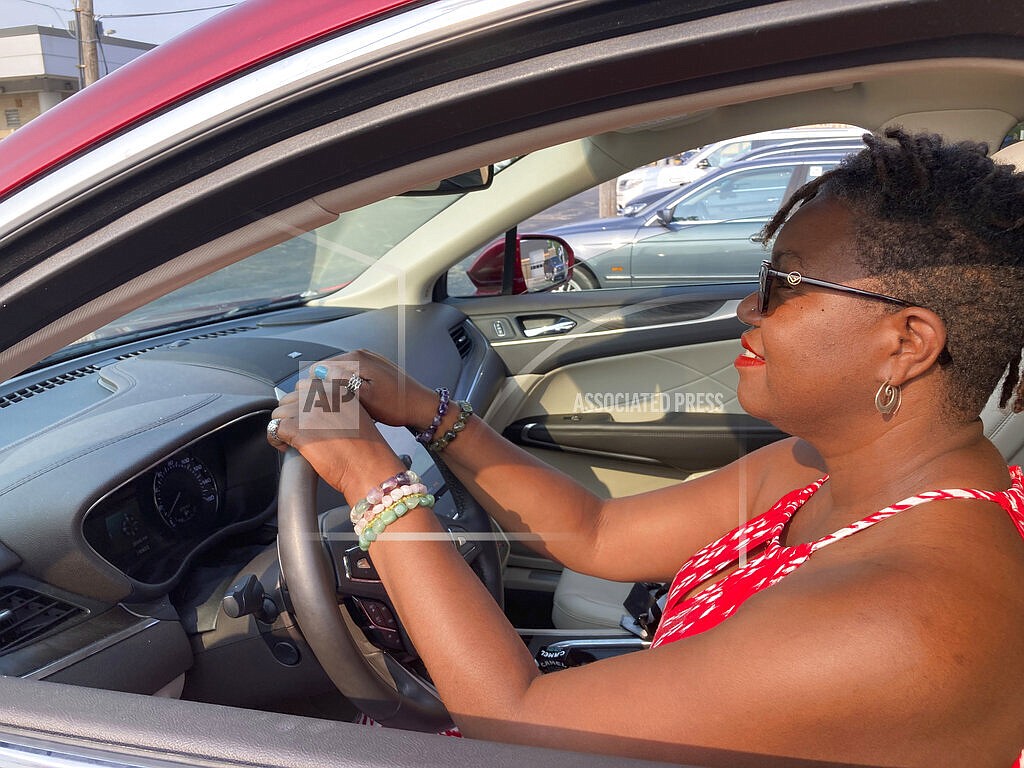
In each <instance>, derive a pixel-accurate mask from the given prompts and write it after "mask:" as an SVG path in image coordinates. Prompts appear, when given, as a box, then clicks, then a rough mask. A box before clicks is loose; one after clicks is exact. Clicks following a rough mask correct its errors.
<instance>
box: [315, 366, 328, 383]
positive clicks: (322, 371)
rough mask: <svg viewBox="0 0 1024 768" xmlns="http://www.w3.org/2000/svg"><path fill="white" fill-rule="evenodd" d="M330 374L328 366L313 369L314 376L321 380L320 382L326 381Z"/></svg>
mask: <svg viewBox="0 0 1024 768" xmlns="http://www.w3.org/2000/svg"><path fill="white" fill-rule="evenodd" d="M328 373H330V371H328V370H327V366H326V365H318V366H317V367H316V368H314V369H313V375H314V376H316V377H317V378H318V379H320V381H326V380H327V374H328Z"/></svg>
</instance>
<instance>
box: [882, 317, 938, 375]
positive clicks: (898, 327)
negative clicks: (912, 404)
mask: <svg viewBox="0 0 1024 768" xmlns="http://www.w3.org/2000/svg"><path fill="white" fill-rule="evenodd" d="M890 322H891V323H892V330H893V331H894V332H895V337H896V338H898V343H897V344H896V345H894V349H895V352H894V353H893V356H892V363H893V368H892V373H891V381H892V383H893V384H897V385H898V384H902V383H904V382H906V381H908V380H910V379H913V378H915V377H917V376H920V375H921V374H923V373H924V372H925V371H927V370H928V369H929V368H931V367H932V366H933V365H935V362H936V360H938V358H939V355H941V354H942V352H943V350H944V349H945V348H946V324H945V322H943V320H942V318H940V317H939V316H938V315H937V314H935V313H934V312H932V311H931V310H930V309H925V308H924V307H907V308H906V309H903V310H900V311H899V312H896V313H894V314H893V315H891V316H890Z"/></svg>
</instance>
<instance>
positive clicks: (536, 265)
mask: <svg viewBox="0 0 1024 768" xmlns="http://www.w3.org/2000/svg"><path fill="white" fill-rule="evenodd" d="M504 263H505V240H504V238H502V239H501V240H497V241H495V242H493V243H491V244H490V245H488V246H487V247H486V248H484V250H483V252H482V253H481V254H480V255H479V256H478V257H477V259H476V261H474V262H473V265H472V266H471V267H470V268H469V269H467V270H466V274H467V276H468V277H469V279H470V280H471V281H472V282H473V285H475V286H476V295H477V296H497V295H499V294H500V293H501V285H502V267H503V265H504ZM575 263H576V257H575V256H574V254H573V252H572V248H571V247H569V244H568V243H567V242H565V240H563V239H562V238H560V237H554V236H553V235H518V236H517V237H516V258H515V259H514V260H513V269H514V270H515V272H514V274H513V276H512V293H513V294H520V293H540V292H542V291H550V290H552V289H553V288H557V287H558V286H560V285H564V284H565V283H567V282H568V281H569V278H571V277H572V268H573V265H574V264H575Z"/></svg>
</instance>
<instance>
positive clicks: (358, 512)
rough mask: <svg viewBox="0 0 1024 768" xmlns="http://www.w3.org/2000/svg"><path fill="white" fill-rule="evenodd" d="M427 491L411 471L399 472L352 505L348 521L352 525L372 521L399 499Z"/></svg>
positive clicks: (417, 476)
mask: <svg viewBox="0 0 1024 768" xmlns="http://www.w3.org/2000/svg"><path fill="white" fill-rule="evenodd" d="M426 490H427V488H426V486H424V485H423V484H422V483H421V482H420V476H419V475H417V474H416V473H415V472H413V471H412V470H411V469H408V470H406V471H405V472H399V473H398V474H397V475H395V476H394V477H389V478H388V479H387V480H385V481H384V482H383V483H381V484H380V485H378V486H377V487H376V488H372V489H371V490H370V491H369V492H368V493H367V494H366V498H364V499H363V500H362V501H360V502H359V503H358V504H356V505H354V506H353V507H352V509H351V510H350V512H349V519H350V520H351V521H352V525H353V526H355V525H357V524H359V522H360V521H363V523H364V524H365V522H366V521H367V520H372V519H373V518H374V517H376V516H377V515H379V514H380V513H381V512H382V511H383V509H384V508H385V507H387V506H389V505H391V504H394V503H395V502H396V501H398V500H399V499H400V498H402V497H404V496H408V495H410V494H412V493H425V492H426Z"/></svg>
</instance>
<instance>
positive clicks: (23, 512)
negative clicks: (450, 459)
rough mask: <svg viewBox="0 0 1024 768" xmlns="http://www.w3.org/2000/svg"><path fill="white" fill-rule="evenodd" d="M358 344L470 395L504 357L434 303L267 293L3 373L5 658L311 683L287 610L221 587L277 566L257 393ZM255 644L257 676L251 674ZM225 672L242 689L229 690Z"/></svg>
mask: <svg viewBox="0 0 1024 768" xmlns="http://www.w3.org/2000/svg"><path fill="white" fill-rule="evenodd" d="M399 329H401V330H399ZM467 334H468V335H469V336H470V337H472V338H473V340H474V343H471V344H467V343H466V337H467ZM399 340H401V343H402V344H403V346H402V347H401V348H400V347H399V343H400V341H399ZM457 340H458V341H457ZM357 348H367V349H373V350H374V351H376V352H378V353H379V354H382V355H385V356H387V357H390V358H391V359H393V360H396V361H399V362H400V363H402V364H403V365H404V367H405V368H406V369H407V370H409V371H410V373H412V374H413V375H414V376H415V377H416V378H418V379H419V380H420V381H422V382H423V383H424V384H426V385H427V386H430V387H439V386H446V387H448V388H449V389H450V390H451V391H452V392H453V393H454V395H455V396H456V397H459V398H463V399H469V400H471V401H472V402H474V404H475V405H477V406H478V407H483V406H486V405H487V403H488V402H489V400H490V398H492V397H493V395H494V393H495V392H496V391H497V388H498V386H499V385H500V382H501V380H502V378H503V376H504V368H503V366H502V364H501V362H500V361H499V360H498V359H497V357H496V355H495V353H494V352H493V351H492V350H491V349H490V347H489V345H488V344H487V343H486V341H485V340H484V339H483V337H482V336H479V332H478V331H476V330H475V329H474V328H473V327H472V325H471V324H469V323H468V322H467V321H466V318H465V316H464V315H463V314H462V313H461V312H459V311H458V310H457V309H455V308H453V307H448V306H444V305H431V306H429V307H426V308H423V307H420V308H391V309H384V310H373V311H365V312H362V311H357V310H339V309H333V308H331V309H326V308H314V307H309V308H299V309H293V310H285V311H279V312H276V313H272V314H268V315H263V316H260V317H257V318H242V319H235V320H233V321H232V322H224V323H220V324H216V325H209V326H204V327H202V328H197V329H192V330H189V331H185V330H182V331H179V332H177V333H174V334H170V335H167V336H164V337H160V338H157V339H149V340H147V341H140V342H136V343H133V344H128V345H125V346H124V347H121V348H117V349H113V350H104V351H102V352H96V353H94V354H91V355H83V356H81V357H78V358H76V359H73V360H68V361H67V362H65V363H61V364H58V365H53V366H50V367H49V368H46V369H40V370H39V371H37V372H34V373H29V374H26V375H23V376H21V377H19V378H18V379H15V380H12V381H11V382H7V383H6V384H5V385H4V388H3V389H0V413H2V415H3V419H4V427H5V429H4V430H3V433H2V434H0V509H2V510H3V512H4V514H3V516H2V518H0V674H4V675H12V676H22V677H32V678H36V679H47V680H54V681H59V682H70V683H74V684H81V685H90V686H93V687H102V688H109V689H114V690H126V691H134V692H140V693H153V692H155V691H157V690H159V689H161V688H163V687H164V686H167V685H169V684H171V683H173V681H175V680H178V681H179V685H180V680H181V679H182V678H184V677H185V675H184V672H185V671H186V670H190V672H189V675H188V685H190V686H192V688H191V689H188V688H186V690H185V693H184V694H183V695H186V696H189V697H191V698H195V699H198V700H211V701H218V702H219V703H225V704H244V705H250V706H254V705H259V704H260V702H261V701H263V699H261V697H268V696H276V697H281V696H285V695H287V694H288V692H289V691H292V692H294V693H296V694H299V693H301V692H302V691H305V690H307V689H308V688H309V687H310V686H311V685H315V684H319V683H323V680H321V678H323V673H322V670H320V669H319V666H318V665H317V664H316V662H315V660H314V659H313V657H312V654H310V653H308V651H307V652H301V651H300V650H299V649H301V648H302V647H303V646H302V645H301V634H297V628H296V627H294V626H293V625H282V623H281V620H277V621H263V620H262V619H260V617H258V616H256V617H254V616H251V615H250V616H242V617H241V618H231V617H229V616H226V615H225V614H224V611H223V610H222V605H221V600H222V598H223V596H224V594H225V591H226V590H227V589H228V588H229V587H231V586H232V584H234V583H235V582H236V581H237V580H238V579H240V578H242V577H243V576H246V575H247V574H251V575H255V576H256V577H258V578H259V579H260V580H261V581H262V582H263V584H264V585H265V587H266V588H267V589H272V588H274V587H275V586H276V585H277V583H278V579H279V577H280V571H279V566H278V563H277V552H276V546H275V542H276V518H275V513H276V509H277V498H276V497H277V484H278V474H279V466H280V454H279V453H278V452H277V451H276V450H274V449H273V448H272V447H271V446H269V445H268V444H267V441H266V436H265V429H266V424H267V421H268V419H269V414H270V411H271V410H272V409H273V408H274V406H275V405H276V403H277V400H278V398H279V396H280V395H281V393H283V392H287V391H289V390H291V389H292V388H294V386H295V383H296V382H297V380H298V379H299V377H300V376H302V375H306V372H307V371H308V367H309V365H311V364H312V363H313V362H315V361H317V360H322V359H325V358H329V357H332V356H335V355H337V354H340V353H342V352H343V351H345V350H349V349H357ZM382 432H383V433H384V435H385V438H386V439H387V440H388V442H389V443H391V445H392V447H393V448H394V449H395V451H396V453H398V454H399V455H401V456H403V457H405V459H406V460H407V462H408V463H409V464H411V465H412V466H413V467H414V468H415V469H416V470H417V471H418V472H419V473H420V474H421V475H423V476H425V477H426V478H427V480H428V482H429V483H430V485H431V487H432V489H436V490H438V491H439V492H441V491H442V487H443V484H444V480H443V478H442V476H441V474H439V472H438V470H437V468H436V467H435V466H434V463H433V461H432V459H431V457H430V455H429V454H427V453H426V452H425V451H424V450H423V449H422V446H420V445H419V444H418V443H416V442H415V440H413V439H412V436H411V435H410V434H409V433H408V431H406V430H396V429H394V428H382ZM321 486H322V487H321V493H320V495H319V500H318V503H319V505H320V512H321V513H322V516H323V519H324V521H325V522H324V525H325V526H328V525H329V526H331V528H330V531H331V532H333V533H334V534H336V535H337V538H336V540H335V541H332V542H331V543H330V546H331V548H332V549H336V548H337V547H338V546H345V545H346V542H347V538H348V537H349V536H348V533H349V532H347V531H345V530H344V526H345V524H346V523H347V513H344V510H345V506H346V505H345V501H344V499H342V498H341V497H340V495H339V494H337V493H336V492H333V491H332V489H330V488H328V487H326V486H325V485H324V484H321ZM451 504H452V501H451V500H450V499H447V498H444V499H442V500H441V502H440V503H439V506H438V508H437V509H436V511H437V512H438V513H439V514H440V515H442V516H444V515H446V514H447V515H449V516H451V515H454V514H455V512H454V510H453V509H452V508H450V507H451ZM339 520H340V521H341V525H342V530H341V531H340V533H339V532H338V530H339V529H338V528H337V525H338V521H339ZM328 538H330V535H329V536H328ZM338 542H340V544H339V543H338ZM343 559H344V558H343ZM283 594H284V595H285V599H287V598H286V593H283ZM8 595H10V596H11V597H8ZM5 600H6V601H7V602H5ZM12 601H13V602H12ZM363 602H364V603H366V598H365V597H364V600H363ZM43 604H45V605H47V606H49V605H52V606H56V607H55V608H46V609H45V610H44V611H43V612H44V613H45V614H46V615H47V616H50V615H52V616H53V617H54V619H53V622H52V623H40V622H36V623H35V624H33V625H32V627H33V629H32V633H31V634H27V635H26V634H18V632H16V631H15V630H14V626H15V624H17V623H18V622H19V621H20V619H9V618H7V617H9V616H16V615H21V614H19V612H21V613H24V612H26V611H29V610H32V611H36V610H37V607H38V606H40V605H43ZM367 604H370V603H367ZM281 607H282V608H286V607H287V605H282V606H281ZM8 611H10V613H8ZM355 618H356V621H357V622H359V621H360V618H359V617H358V616H356V617H355ZM363 618H364V619H365V617H363ZM5 622H6V623H5ZM8 635H10V644H9V646H7V647H5V645H4V643H5V642H6V639H7V636H8ZM297 638H298V639H297ZM254 659H255V661H254ZM253 663H255V664H257V666H259V668H260V669H261V675H259V676H252V675H250V674H247V673H246V671H245V670H246V669H250V670H251V668H252V664H253ZM240 680H241V681H245V682H239V681H240ZM311 681H313V682H311ZM317 681H319V682H317ZM226 691H231V694H230V695H231V696H237V697H239V698H237V699H233V700H227V699H226V698H225V696H226V695H227V694H226V693H225V692H226Z"/></svg>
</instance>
